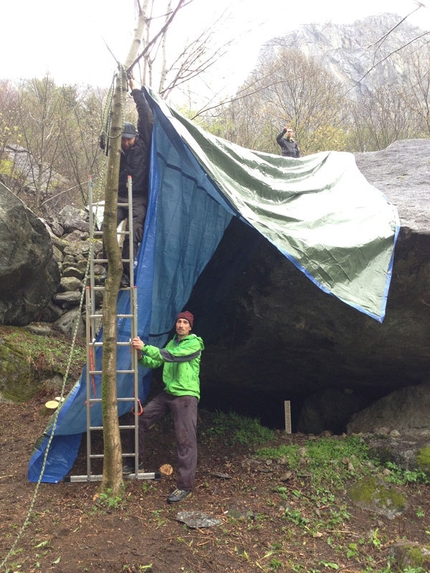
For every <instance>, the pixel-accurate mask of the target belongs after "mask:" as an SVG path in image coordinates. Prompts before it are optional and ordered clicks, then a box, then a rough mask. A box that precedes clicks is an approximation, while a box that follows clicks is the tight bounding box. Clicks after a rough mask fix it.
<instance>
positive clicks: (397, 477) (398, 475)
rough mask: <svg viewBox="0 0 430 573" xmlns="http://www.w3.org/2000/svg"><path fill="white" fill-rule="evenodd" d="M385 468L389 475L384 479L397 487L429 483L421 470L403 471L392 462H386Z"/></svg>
mask: <svg viewBox="0 0 430 573" xmlns="http://www.w3.org/2000/svg"><path fill="white" fill-rule="evenodd" d="M385 467H386V468H387V469H389V470H390V474H389V475H388V476H387V477H386V478H385V479H386V480H387V481H389V482H391V483H395V484H399V485H404V484H408V483H423V484H428V483H430V482H429V478H428V476H427V474H426V472H424V471H422V470H404V469H403V468H401V467H400V466H398V465H397V464H395V463H394V462H386V463H385Z"/></svg>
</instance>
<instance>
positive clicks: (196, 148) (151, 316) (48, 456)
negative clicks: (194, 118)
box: [28, 94, 399, 483]
mask: <svg viewBox="0 0 430 573" xmlns="http://www.w3.org/2000/svg"><path fill="white" fill-rule="evenodd" d="M147 95H148V98H149V100H150V103H151V106H152V108H153V111H154V116H155V124H154V131H153V142H152V156H151V180H150V203H149V206H148V213H147V218H146V222H145V232H144V238H143V242H142V245H141V247H140V249H139V253H138V259H137V266H136V270H135V284H136V287H137V302H138V332H139V335H140V336H141V337H142V338H143V339H145V340H147V341H148V342H149V344H153V345H156V346H160V347H161V346H162V345H164V344H165V342H166V339H167V336H168V334H169V332H170V330H171V327H172V324H173V322H174V319H175V316H176V314H177V313H178V312H179V311H180V310H182V309H183V308H184V305H185V304H186V302H187V301H188V299H189V297H190V295H191V291H192V289H193V286H194V284H195V283H196V281H197V278H198V277H199V275H200V274H201V272H202V271H203V269H204V268H205V266H206V264H207V263H208V261H209V260H210V259H211V257H212V255H213V253H214V251H215V249H216V248H217V246H218V244H219V242H220V241H221V238H222V236H223V234H224V231H225V229H226V227H227V225H228V224H229V222H230V220H231V218H232V217H233V216H237V217H239V218H240V219H241V220H242V221H244V222H246V223H247V224H249V225H251V226H253V227H255V228H256V229H257V230H258V231H259V232H260V233H261V234H262V235H263V236H264V237H266V238H267V239H268V240H269V241H271V242H272V243H273V244H274V245H275V246H276V247H277V248H278V249H279V250H280V251H281V252H282V253H283V254H284V255H285V256H286V257H287V258H288V259H289V260H290V261H291V262H292V263H293V264H294V265H295V266H296V267H298V268H299V269H300V270H301V271H302V272H304V273H305V274H306V275H307V276H308V277H309V278H310V279H311V280H312V281H313V282H314V283H315V284H317V285H318V286H319V287H320V288H321V289H322V290H324V291H325V292H328V293H330V294H333V295H334V296H337V297H338V298H339V299H340V300H343V301H344V302H345V303H346V304H349V305H351V306H353V307H354V308H357V309H358V310H360V311H361V312H364V313H366V314H368V315H369V316H371V317H372V318H375V319H376V320H379V321H382V320H383V318H384V315H385V307H386V301H387V295H388V289H389V285H390V279H391V269H392V262H393V253H394V246H395V241H396V237H397V234H398V230H399V222H398V217H397V212H396V210H395V208H394V207H393V206H392V205H390V204H389V203H388V202H387V200H386V199H385V197H384V196H383V195H382V194H381V193H380V192H379V191H378V190H377V189H375V188H374V187H372V186H371V185H370V184H369V183H368V182H367V181H366V180H365V178H364V177H363V176H362V174H361V173H360V172H359V171H358V169H357V167H356V165H355V160H354V156H353V155H352V154H349V153H340V152H324V153H319V154H316V155H311V156H309V157H304V158H301V159H288V158H285V157H280V156H276V155H271V154H267V153H260V152H256V151H251V150H248V149H244V148H241V147H239V146H237V145H234V144H232V143H230V142H227V141H225V140H223V139H221V138H217V137H215V136H212V135H211V134H208V133H207V132H205V131H204V130H202V129H200V128H198V127H197V126H195V125H194V124H192V123H191V122H189V121H188V120H186V119H185V118H184V117H182V116H181V115H179V114H178V113H176V112H174V111H173V110H171V109H169V108H168V107H167V105H166V104H165V103H164V102H163V101H162V100H161V99H159V98H158V97H156V96H155V95H152V94H147ZM129 306H130V304H129V295H128V292H121V293H120V295H119V298H118V313H120V314H121V313H127V312H128V311H129ZM130 336H131V328H130V322H129V320H128V319H119V322H118V340H119V341H126V340H130ZM101 337H102V333H101V334H100V335H99V338H101ZM101 352H102V351H101V348H100V347H98V348H97V349H96V353H95V369H96V370H101ZM130 364H131V359H130V350H129V348H128V347H122V346H119V347H118V362H117V367H118V370H123V369H124V370H126V369H129V368H130ZM139 368H141V370H140V372H139V380H140V387H139V397H140V399H141V400H142V402H143V401H144V400H145V398H146V396H147V394H148V391H149V387H150V377H151V372H150V371H148V370H146V369H144V368H143V367H140V366H139ZM100 384H101V382H100V376H96V377H95V380H94V385H93V387H92V389H91V392H92V396H98V397H100V395H101V389H100ZM117 385H118V396H119V397H126V396H132V395H133V380H132V376H131V375H118V377H117ZM86 392H87V390H86V369H85V367H84V369H83V373H82V376H81V378H80V379H79V380H78V382H77V383H76V384H75V386H74V387H73V389H72V391H71V392H70V393H69V395H68V396H67V399H66V400H65V402H64V403H63V405H62V406H61V409H60V411H59V413H58V418H57V420H56V424H55V428H54V436H53V438H52V441H51V444H50V447H49V448H48V447H47V446H48V442H49V439H50V434H51V432H52V429H53V427H54V426H53V424H54V420H55V418H54V417H53V418H52V420H51V422H50V424H49V425H48V427H47V429H46V430H45V432H44V434H43V435H42V436H41V437H40V438H39V440H38V441H37V443H36V445H35V447H34V450H33V453H32V455H31V459H30V463H29V469H28V478H29V480H30V481H38V480H39V477H40V474H41V472H42V469H43V476H42V481H43V482H49V483H57V482H59V481H60V480H62V479H63V477H64V476H65V475H66V474H67V473H68V472H69V471H70V469H71V468H72V466H73V463H74V461H75V459H76V457H77V455H78V450H79V446H80V442H81V438H82V434H83V433H84V432H85V431H86V406H85V402H86ZM118 409H119V414H120V415H122V414H123V413H125V412H126V411H128V410H129V409H130V405H129V404H127V403H125V402H120V403H119V405H118ZM101 419H102V418H101V406H100V405H99V404H94V405H93V407H92V424H93V425H101Z"/></svg>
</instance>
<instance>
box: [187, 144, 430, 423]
mask: <svg viewBox="0 0 430 573" xmlns="http://www.w3.org/2000/svg"><path fill="white" fill-rule="evenodd" d="M429 152H430V141H428V140H416V141H407V142H402V141H400V142H397V143H395V144H393V145H391V146H390V147H389V148H388V149H386V150H384V151H380V152H372V153H364V154H359V155H358V156H357V164H358V166H359V168H360V170H361V171H362V172H363V174H364V175H365V176H366V178H367V180H368V181H369V182H370V183H372V184H374V185H375V186H376V187H377V188H379V189H380V190H381V191H382V192H384V193H385V195H386V196H387V198H388V200H390V201H391V202H393V203H394V204H395V205H396V206H397V209H398V212H399V216H400V221H401V225H402V229H401V232H400V236H399V239H398V242H397V246H396V251H395V260H394V269H393V279H392V283H391V289H390V292H389V296H388V305H387V313H386V317H385V320H384V322H383V323H382V324H380V323H378V322H376V321H375V320H373V319H371V318H369V317H367V316H365V315H364V314H362V313H360V312H358V311H356V310H354V309H352V308H350V307H349V306H347V305H345V304H344V303H342V302H340V301H339V300H337V299H336V298H334V297H332V296H330V295H327V294H325V293H323V292H322V291H321V290H319V289H318V288H317V287H316V286H315V285H313V283H311V281H309V280H308V279H307V278H306V277H305V276H304V275H303V274H302V273H301V272H299V271H298V270H297V269H296V268H295V267H294V266H293V265H292V264H291V263H290V262H289V261H288V260H287V259H286V258H285V257H283V256H282V255H281V254H280V253H279V252H278V251H277V250H276V249H275V248H274V247H273V246H271V245H270V244H269V243H268V242H267V241H266V240H264V239H263V238H261V237H260V236H259V235H258V233H257V232H254V231H252V230H250V229H248V228H246V227H245V225H242V224H240V223H239V222H238V221H233V222H232V224H231V225H230V227H229V228H228V230H227V232H226V234H225V236H224V238H223V241H222V242H221V244H220V246H219V248H218V251H217V252H216V254H215V256H214V257H213V259H212V261H211V262H210V263H209V265H208V266H207V268H206V269H205V272H204V273H203V275H202V276H201V278H200V280H199V282H198V283H197V285H196V288H195V289H194V292H193V297H192V298H191V300H190V302H189V304H188V306H189V307H190V308H191V310H193V311H194V312H195V315H196V317H198V320H197V318H196V332H198V334H200V335H202V336H203V338H204V340H205V343H206V351H205V356H204V360H202V372H203V375H202V378H203V380H204V384H205V392H204V393H203V395H204V396H206V397H207V399H208V400H209V401H211V402H212V403H215V405H217V404H218V405H219V407H223V408H225V407H226V406H230V407H233V408H234V407H239V408H241V411H242V412H243V411H245V413H249V414H252V415H258V416H260V417H261V418H262V421H263V422H264V421H265V422H272V423H273V422H275V421H276V420H278V422H279V421H280V420H281V418H282V416H283V400H291V403H292V409H293V429H294V427H297V422H298V419H299V417H300V414H299V410H300V408H301V406H302V403H303V401H304V400H305V399H306V400H307V401H309V399H310V398H311V397H312V400H311V402H312V403H315V401H317V400H318V396H319V394H320V393H323V392H324V391H325V390H326V389H327V388H331V389H337V390H340V391H343V390H345V389H348V390H349V391H351V392H354V393H355V394H356V395H357V396H360V395H361V396H362V398H363V400H362V401H361V402H360V403H365V402H366V401H372V400H375V399H378V398H380V397H382V396H384V395H386V394H389V393H390V392H392V391H394V390H396V389H400V388H403V387H405V386H411V385H415V384H420V383H421V382H423V381H425V380H427V379H428V374H429V371H430V354H429V352H428V344H429V340H430V290H429V285H430V234H429V220H430V219H429V215H430V213H429V210H430V208H429V198H430V188H429V187H428V178H429V177H428V175H429V173H428V157H429ZM204 399H205V398H204V397H203V400H204ZM357 403H358V402H357ZM339 407H340V404H338V403H337V402H336V401H335V400H334V401H333V404H332V410H333V412H334V413H336V417H335V418H337V419H339V418H340V417H342V415H341V414H340V413H339V412H338V411H337V410H338V409H339ZM328 409H329V408H327V406H325V414H324V421H325V423H326V424H327V426H326V429H332V428H331V427H330V420H329V415H328V413H327V410H328ZM349 413H350V414H351V413H352V412H351V410H349ZM320 414H321V412H320ZM306 415H308V413H307V414H306ZM307 423H309V424H310V425H311V426H312V425H314V423H316V424H318V423H319V421H318V420H314V421H313V422H312V421H308V422H307ZM336 423H337V422H336ZM295 424H296V425H295ZM301 424H303V426H302V431H306V424H304V423H303V418H302V420H301Z"/></svg>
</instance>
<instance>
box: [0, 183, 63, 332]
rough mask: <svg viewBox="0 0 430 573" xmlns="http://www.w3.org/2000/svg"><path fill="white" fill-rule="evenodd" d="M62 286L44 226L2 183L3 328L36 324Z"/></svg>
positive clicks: (0, 290)
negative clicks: (58, 288)
mask: <svg viewBox="0 0 430 573" xmlns="http://www.w3.org/2000/svg"><path fill="white" fill-rule="evenodd" d="M59 283H60V273H59V270H58V264H57V263H56V261H55V259H54V257H53V251H52V243H51V239H50V237H49V234H48V231H47V230H46V227H45V225H44V223H43V222H42V221H41V219H39V218H38V217H36V215H35V214H34V213H33V212H32V211H30V209H28V208H27V207H26V206H25V205H24V203H23V202H22V201H21V200H20V199H18V198H17V197H16V196H15V195H14V194H13V193H12V192H11V191H9V189H7V187H5V186H4V185H3V184H2V183H0V324H7V325H13V326H24V325H26V324H29V323H30V322H32V321H34V320H37V319H38V317H39V316H40V314H41V313H42V312H43V309H44V308H45V307H46V306H47V305H48V304H49V302H50V300H51V297H52V295H53V294H54V293H55V292H56V290H57V287H58V285H59Z"/></svg>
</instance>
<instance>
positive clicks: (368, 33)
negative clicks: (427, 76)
mask: <svg viewBox="0 0 430 573" xmlns="http://www.w3.org/2000/svg"><path fill="white" fill-rule="evenodd" d="M401 20H402V18H401V17H400V16H398V15H396V14H382V15H378V16H369V17H367V18H364V19H363V20H357V21H356V22H354V23H352V24H333V23H327V24H307V25H303V26H301V27H299V28H297V29H296V30H294V31H292V32H290V33H288V34H287V35H285V36H282V37H278V38H274V39H273V40H271V41H270V42H268V43H267V44H266V45H265V46H264V47H263V49H262V52H261V54H262V56H270V55H272V54H274V53H276V50H277V49H278V48H279V47H284V48H285V47H287V48H295V49H298V50H300V51H302V52H303V53H304V54H306V55H309V56H314V57H316V58H317V59H318V60H319V61H321V62H322V63H323V64H324V65H325V66H326V67H327V68H328V69H329V70H330V71H331V72H333V74H334V75H335V76H336V78H337V79H338V80H340V81H341V82H343V83H344V84H345V87H346V88H347V89H350V90H351V92H352V93H353V94H355V96H359V95H366V94H367V93H369V92H371V91H372V90H373V89H375V88H377V87H379V86H383V85H387V84H393V83H394V84H399V85H400V84H401V83H402V81H403V79H404V76H405V74H407V73H408V65H409V64H408V60H407V59H406V60H405V58H404V50H402V49H401V48H402V47H403V46H407V45H409V44H410V43H411V41H412V40H415V39H416V38H418V37H420V36H421V35H422V33H423V31H422V30H420V29H419V28H417V27H416V26H412V25H411V24H409V23H408V21H405V22H402V23H401V24H400V25H399V23H400V22H401ZM388 55H390V57H389V58H388V59H385V58H387V56H388Z"/></svg>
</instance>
